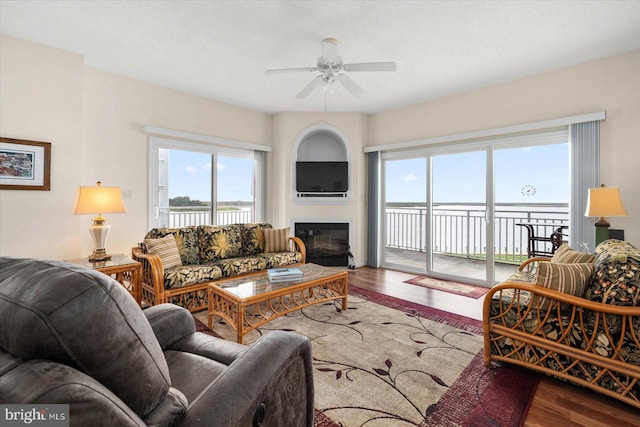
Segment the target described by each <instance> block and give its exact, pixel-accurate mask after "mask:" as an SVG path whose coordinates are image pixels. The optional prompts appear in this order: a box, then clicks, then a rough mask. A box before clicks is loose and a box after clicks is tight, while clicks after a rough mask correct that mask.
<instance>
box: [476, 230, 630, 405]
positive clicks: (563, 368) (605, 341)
mask: <svg viewBox="0 0 640 427" xmlns="http://www.w3.org/2000/svg"><path fill="white" fill-rule="evenodd" d="M590 259H593V260H592V261H591V260H590ZM483 316H484V322H483V325H484V362H485V365H486V366H489V364H490V363H491V361H492V360H493V361H500V362H503V363H504V362H507V363H513V364H516V365H520V366H524V367H527V368H531V369H534V370H536V371H539V372H543V373H545V374H548V375H552V376H555V377H558V378H561V379H564V380H567V381H570V382H572V383H575V384H578V385H582V386H584V387H588V388H590V389H593V390H596V391H598V392H600V393H604V394H606V395H608V396H611V397H614V398H617V399H619V400H621V401H623V402H626V403H628V404H630V405H632V406H635V407H636V408H640V251H638V249H637V248H635V247H634V246H633V245H631V244H629V243H627V242H623V241H620V240H607V241H605V242H603V243H601V244H600V245H599V246H598V247H597V248H596V250H595V252H594V254H583V253H580V252H577V251H574V250H573V249H571V248H569V247H568V246H563V247H561V250H559V251H558V252H556V254H555V255H554V256H553V258H531V259H529V260H527V262H525V263H523V265H522V266H521V267H520V270H519V271H518V272H517V273H516V274H515V275H514V276H512V278H511V279H510V280H508V281H506V282H503V283H501V284H500V285H498V286H496V287H494V288H492V289H491V290H490V292H489V293H488V294H487V296H486V299H485V302H484V313H483Z"/></svg>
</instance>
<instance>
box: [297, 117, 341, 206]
mask: <svg viewBox="0 0 640 427" xmlns="http://www.w3.org/2000/svg"><path fill="white" fill-rule="evenodd" d="M292 158H293V164H292V175H291V176H292V178H293V179H292V180H291V181H292V184H293V185H292V186H293V188H292V191H293V195H294V199H298V200H300V198H303V197H304V198H305V199H306V200H309V199H310V198H311V199H313V198H321V199H323V201H325V202H330V201H331V199H340V200H345V198H346V199H350V198H351V176H352V173H351V153H350V151H349V143H348V141H347V138H346V136H345V135H344V134H343V133H342V131H340V129H338V128H336V127H334V126H331V125H329V124H327V123H325V122H321V123H318V124H316V125H313V126H310V127H308V128H306V129H304V130H303V131H302V132H301V133H300V135H299V136H298V138H297V139H296V143H295V145H294V147H293V156H292ZM296 162H347V163H348V175H349V176H348V191H347V192H346V193H342V194H331V195H330V194H315V195H314V194H302V193H298V192H297V191H296Z"/></svg>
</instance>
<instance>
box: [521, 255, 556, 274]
mask: <svg viewBox="0 0 640 427" xmlns="http://www.w3.org/2000/svg"><path fill="white" fill-rule="evenodd" d="M549 261H551V258H549V257H542V256H537V257H533V258H529V259H526V260H525V261H524V262H523V263H522V264H520V267H518V271H527V272H530V271H531V269H532V268H534V267H535V266H536V265H537V264H538V263H539V262H549Z"/></svg>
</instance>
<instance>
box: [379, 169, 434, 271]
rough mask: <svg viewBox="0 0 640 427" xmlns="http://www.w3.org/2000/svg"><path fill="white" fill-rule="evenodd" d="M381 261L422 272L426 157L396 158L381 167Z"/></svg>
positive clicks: (424, 233)
mask: <svg viewBox="0 0 640 427" xmlns="http://www.w3.org/2000/svg"><path fill="white" fill-rule="evenodd" d="M383 188H384V213H383V218H384V223H385V230H384V234H383V235H384V242H385V244H384V251H383V257H384V263H385V264H387V265H392V266H396V267H399V268H401V269H404V270H407V271H416V272H424V271H425V269H426V265H427V254H428V252H427V240H426V233H427V203H426V202H427V158H426V157H413V158H397V159H393V158H392V159H389V160H387V161H385V167H384V187H383Z"/></svg>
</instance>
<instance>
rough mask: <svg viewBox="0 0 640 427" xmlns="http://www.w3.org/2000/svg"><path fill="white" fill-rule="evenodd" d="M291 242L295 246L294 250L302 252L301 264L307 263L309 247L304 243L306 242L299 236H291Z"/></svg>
mask: <svg viewBox="0 0 640 427" xmlns="http://www.w3.org/2000/svg"><path fill="white" fill-rule="evenodd" d="M289 242H290V243H291V246H292V248H293V251H294V252H300V253H301V254H302V260H301V261H300V264H305V263H306V262H307V248H306V246H305V245H304V242H303V241H302V239H300V238H299V237H293V236H292V237H289Z"/></svg>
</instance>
